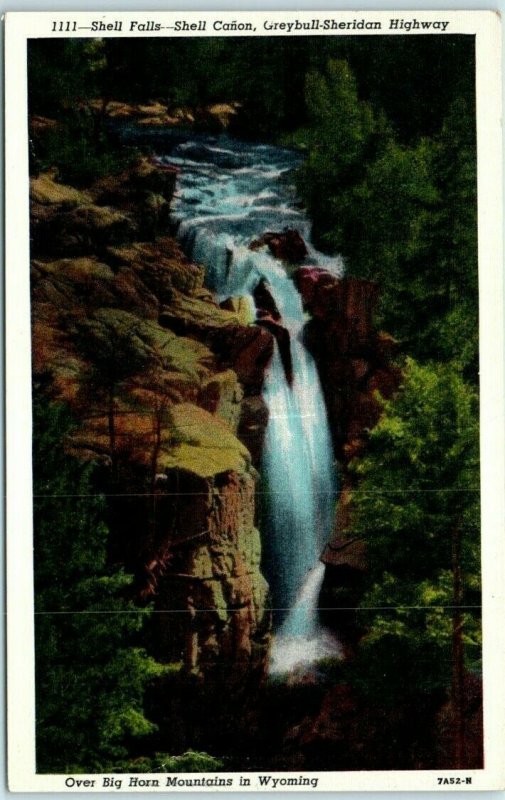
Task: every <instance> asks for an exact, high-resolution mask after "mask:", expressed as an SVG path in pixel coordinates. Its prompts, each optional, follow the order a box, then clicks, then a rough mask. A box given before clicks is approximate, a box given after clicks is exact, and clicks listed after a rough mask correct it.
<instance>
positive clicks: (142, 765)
mask: <svg viewBox="0 0 505 800" xmlns="http://www.w3.org/2000/svg"><path fill="white" fill-rule="evenodd" d="M222 767H223V762H222V761H221V760H220V759H219V758H214V756H210V755H208V753H201V752H199V751H196V750H187V751H186V752H185V753H182V755H180V756H170V755H168V753H155V755H154V756H152V757H151V758H149V757H147V756H146V757H143V758H136V759H135V760H134V761H124V762H120V763H118V764H116V765H115V772H141V773H144V772H216V771H217V770H220V769H222Z"/></svg>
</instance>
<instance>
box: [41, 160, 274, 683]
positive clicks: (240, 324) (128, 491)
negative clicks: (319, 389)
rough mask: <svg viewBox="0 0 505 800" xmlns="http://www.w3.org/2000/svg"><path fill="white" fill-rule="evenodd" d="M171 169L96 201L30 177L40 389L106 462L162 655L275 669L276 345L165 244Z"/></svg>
mask: <svg viewBox="0 0 505 800" xmlns="http://www.w3.org/2000/svg"><path fill="white" fill-rule="evenodd" d="M174 185H175V172H174V170H171V169H167V168H163V167H161V166H159V165H158V164H155V163H153V162H152V161H150V160H149V159H145V158H144V159H141V160H140V161H139V162H138V163H137V164H136V165H135V166H134V167H132V168H131V169H129V170H127V171H125V172H124V173H123V174H121V175H119V176H115V177H107V178H104V179H102V180H100V181H98V182H97V183H96V184H94V185H93V186H92V187H91V188H90V189H88V190H86V191H77V190H76V189H74V188H72V187H70V186H64V185H62V184H60V183H58V181H57V180H56V176H55V175H54V174H51V173H45V174H41V175H39V176H37V177H36V178H34V179H33V180H32V182H31V201H32V202H31V232H32V252H31V256H32V273H31V281H32V284H31V285H32V319H33V328H32V331H33V373H34V384H35V385H36V386H37V387H43V390H44V392H45V393H46V394H47V395H48V396H49V398H50V399H52V400H53V401H64V402H65V403H66V404H68V405H69V406H70V407H71V409H72V411H73V413H74V415H75V418H76V420H77V427H76V429H75V430H74V432H73V433H72V434H71V435H70V436H69V438H68V440H67V441H66V447H67V450H68V451H69V452H71V453H73V454H74V455H76V456H78V457H79V458H81V459H87V460H92V461H94V462H98V463H99V464H100V465H101V466H100V469H99V486H98V487H97V491H100V492H105V494H106V495H107V501H108V516H109V527H110V530H111V547H110V558H111V560H112V561H114V562H119V563H121V564H124V566H125V569H126V570H127V571H129V572H133V573H134V574H135V577H136V591H137V596H138V598H139V600H140V601H141V602H145V601H148V600H149V601H153V602H154V605H155V609H156V610H157V611H160V612H164V611H176V612H177V613H174V614H169V613H168V614H164V613H160V614H157V615H154V619H155V623H154V629H153V641H154V642H155V646H154V649H155V650H156V654H157V656H158V657H159V658H160V660H162V661H165V662H175V663H181V664H182V666H183V669H185V670H186V671H188V672H190V673H193V674H198V673H200V672H202V671H205V670H206V669H210V668H211V667H212V666H213V665H216V664H219V663H220V662H221V661H223V662H226V663H228V664H230V663H231V664H234V665H236V666H237V667H240V669H241V670H245V671H248V670H253V669H254V670H256V669H257V670H259V672H261V670H262V669H263V668H264V663H265V657H266V651H267V645H268V636H269V627H270V621H269V614H268V612H267V611H266V607H267V593H268V586H267V584H266V582H265V580H264V578H263V576H262V574H261V571H260V557H261V544H260V537H259V532H258V530H257V529H256V527H255V516H256V509H255V485H256V481H257V472H256V469H255V464H257V463H258V460H259V457H260V453H261V445H262V437H263V433H264V429H265V426H266V421H267V415H266V410H265V407H264V404H263V402H262V400H261V397H260V390H261V385H262V381H263V374H264V370H265V367H266V365H267V364H268V361H269V359H270V357H271V355H272V349H273V339H272V336H271V334H270V333H269V332H268V331H267V330H265V329H263V328H258V327H253V326H248V325H247V323H246V321H245V319H244V315H243V309H242V308H241V306H240V303H236V302H235V303H231V304H230V303H228V304H226V303H225V304H224V305H225V307H224V308H221V307H220V306H219V305H218V304H217V302H216V301H215V300H214V298H213V296H212V294H210V293H209V292H208V291H207V290H206V289H204V288H203V280H204V275H203V270H202V269H201V268H200V267H199V266H197V265H195V264H193V263H191V262H190V261H189V260H188V259H187V258H186V257H185V256H184V255H183V253H182V252H181V251H180V249H179V247H178V245H177V244H176V242H175V241H174V240H173V239H172V238H170V237H169V236H167V235H166V231H167V224H168V210H169V205H170V200H171V197H172V193H173V190H174Z"/></svg>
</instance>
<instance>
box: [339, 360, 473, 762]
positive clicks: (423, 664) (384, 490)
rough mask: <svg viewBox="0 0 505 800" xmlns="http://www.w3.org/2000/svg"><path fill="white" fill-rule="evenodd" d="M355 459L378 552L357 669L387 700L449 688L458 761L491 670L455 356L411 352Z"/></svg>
mask: <svg viewBox="0 0 505 800" xmlns="http://www.w3.org/2000/svg"><path fill="white" fill-rule="evenodd" d="M353 468H354V471H355V473H356V474H357V475H358V476H359V477H360V482H359V485H358V488H357V490H356V492H355V494H354V498H353V506H354V515H353V523H352V532H353V534H354V535H357V536H360V537H362V538H363V539H364V540H365V541H366V543H367V551H368V557H369V564H370V587H369V590H368V592H367V593H366V594H365V596H364V597H363V600H362V602H361V612H360V618H361V619H362V622H363V625H364V630H365V636H364V638H363V640H362V642H361V646H360V668H359V669H358V671H357V674H358V675H359V674H360V672H361V680H362V686H363V688H364V690H365V691H367V692H372V693H373V694H375V697H377V696H380V698H381V702H384V701H386V702H393V703H395V704H398V703H401V702H402V699H403V700H404V699H405V697H409V696H412V695H421V696H422V695H423V694H424V695H426V694H428V695H429V694H430V692H433V691H439V692H444V691H449V694H450V698H451V707H452V712H453V716H454V720H455V723H454V746H455V754H454V763H457V762H458V761H461V752H462V744H461V743H462V740H463V739H464V731H462V724H463V723H462V720H463V717H464V680H465V673H466V672H468V671H474V672H477V673H479V671H480V647H481V632H480V536H479V517H480V509H479V437H478V402H477V395H476V393H475V390H474V389H473V387H472V386H471V385H469V384H467V383H465V382H464V381H463V380H462V378H461V375H460V371H459V370H458V369H457V368H456V367H455V366H454V365H452V364H442V365H440V364H439V365H436V364H435V365H433V364H429V365H423V366H420V365H418V364H416V362H414V361H412V360H408V362H407V365H406V370H405V379H404V385H403V387H402V390H401V391H400V393H399V395H398V397H397V398H396V399H395V400H393V401H388V402H385V403H384V416H383V418H382V419H381V421H380V422H379V424H378V425H377V426H376V428H374V430H373V431H371V433H370V448H369V452H368V453H367V455H366V456H365V457H364V458H363V459H361V460H360V461H356V462H355V463H354V465H353ZM458 752H459V757H458Z"/></svg>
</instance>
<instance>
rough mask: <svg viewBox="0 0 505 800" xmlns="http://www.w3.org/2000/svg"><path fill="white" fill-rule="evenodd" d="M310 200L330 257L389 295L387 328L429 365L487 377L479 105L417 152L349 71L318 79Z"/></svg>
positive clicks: (384, 308)
mask: <svg viewBox="0 0 505 800" xmlns="http://www.w3.org/2000/svg"><path fill="white" fill-rule="evenodd" d="M306 95H307V96H306V102H307V107H308V110H309V114H310V125H309V127H308V128H304V129H301V130H300V131H299V132H298V134H297V136H296V139H297V140H298V141H299V142H300V143H303V144H304V146H305V147H306V148H307V150H308V155H307V159H306V161H305V164H304V166H303V167H302V169H301V171H300V175H299V189H300V192H301V194H302V196H303V199H304V201H305V203H306V204H307V208H308V211H309V214H310V216H311V217H312V220H313V233H314V236H315V238H316V241H317V242H318V243H319V245H320V246H322V247H323V248H326V249H328V250H329V251H331V252H337V253H340V254H341V255H343V256H344V259H345V260H346V262H347V269H348V271H349V272H350V273H351V274H354V275H357V276H360V277H364V278H367V279H370V280H376V281H378V283H379V284H380V287H381V306H380V309H379V316H378V322H379V323H380V324H382V325H383V326H384V327H385V328H386V329H387V330H389V331H390V332H391V333H393V334H394V335H395V336H396V337H398V338H399V339H400V340H402V341H403V344H404V347H405V349H406V350H407V352H410V353H412V354H413V355H416V356H417V357H419V358H422V359H426V358H439V359H443V360H450V359H454V358H456V359H458V360H459V362H460V363H461V365H462V366H464V367H466V369H467V372H468V374H469V375H472V376H473V378H474V379H475V377H476V373H477V238H476V230H477V228H476V162H475V131H474V123H473V117H472V113H473V109H472V102H471V95H470V96H468V97H467V96H464V97H463V96H457V97H456V98H455V99H454V102H453V104H452V106H450V108H449V109H448V113H447V117H446V119H445V121H444V123H443V126H442V127H441V130H440V132H439V134H438V135H437V136H435V137H433V138H431V139H428V138H426V137H424V138H420V139H419V140H418V141H417V142H415V143H410V144H409V145H405V144H400V143H398V142H397V141H396V140H395V138H394V135H393V131H392V128H391V127H390V126H389V125H388V123H387V122H386V121H385V119H384V118H383V117H382V116H381V114H380V113H379V112H377V111H375V112H372V110H371V107H370V106H369V105H368V104H367V103H365V102H364V101H363V100H361V99H360V98H359V95H358V89H357V82H356V80H355V79H354V78H353V75H352V73H351V71H350V69H349V67H348V65H347V64H346V63H345V62H333V61H330V62H329V63H328V66H327V68H326V71H325V72H324V74H321V73H311V74H309V76H308V79H307V90H306Z"/></svg>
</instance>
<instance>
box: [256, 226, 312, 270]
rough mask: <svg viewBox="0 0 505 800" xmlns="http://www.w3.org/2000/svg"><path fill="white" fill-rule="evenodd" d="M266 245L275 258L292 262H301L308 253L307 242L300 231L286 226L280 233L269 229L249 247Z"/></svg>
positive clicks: (257, 247)
mask: <svg viewBox="0 0 505 800" xmlns="http://www.w3.org/2000/svg"><path fill="white" fill-rule="evenodd" d="M265 246H266V247H268V249H269V250H270V252H271V253H272V255H273V256H274V257H275V258H279V259H281V261H287V262H289V263H290V264H300V263H301V262H302V261H303V259H304V258H305V257H306V255H307V246H306V244H305V242H304V241H303V239H302V237H301V236H300V234H299V233H298V231H297V230H294V229H293V228H286V229H285V230H284V231H281V232H279V233H274V232H273V231H267V232H266V233H264V234H263V235H262V236H261V237H260V238H259V239H255V240H254V241H253V242H251V244H250V245H249V249H250V250H259V249H260V248H261V247H265Z"/></svg>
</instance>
